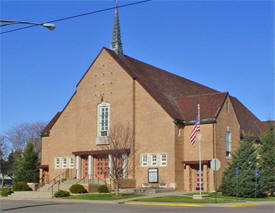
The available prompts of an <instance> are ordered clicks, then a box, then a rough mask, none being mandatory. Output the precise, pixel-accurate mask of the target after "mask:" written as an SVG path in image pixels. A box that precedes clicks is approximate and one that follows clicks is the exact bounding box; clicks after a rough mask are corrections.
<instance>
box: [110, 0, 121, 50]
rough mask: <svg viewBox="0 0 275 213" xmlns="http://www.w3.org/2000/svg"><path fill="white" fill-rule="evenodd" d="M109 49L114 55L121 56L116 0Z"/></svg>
mask: <svg viewBox="0 0 275 213" xmlns="http://www.w3.org/2000/svg"><path fill="white" fill-rule="evenodd" d="M110 48H111V50H113V51H114V52H115V53H116V54H118V55H123V50H122V43H121V37H120V25H119V16H118V8H117V0H116V8H115V17H114V26H113V34H112V42H111V47H110Z"/></svg>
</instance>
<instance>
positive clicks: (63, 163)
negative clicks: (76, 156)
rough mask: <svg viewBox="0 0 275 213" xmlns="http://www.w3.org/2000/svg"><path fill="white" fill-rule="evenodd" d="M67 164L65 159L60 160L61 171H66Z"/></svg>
mask: <svg viewBox="0 0 275 213" xmlns="http://www.w3.org/2000/svg"><path fill="white" fill-rule="evenodd" d="M67 163H68V161H67V158H62V168H63V169H66V168H67V167H68V165H67Z"/></svg>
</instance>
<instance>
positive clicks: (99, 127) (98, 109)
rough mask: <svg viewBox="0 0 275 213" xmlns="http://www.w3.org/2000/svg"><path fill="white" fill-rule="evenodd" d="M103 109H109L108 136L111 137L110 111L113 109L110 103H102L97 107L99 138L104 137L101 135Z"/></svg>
mask: <svg viewBox="0 0 275 213" xmlns="http://www.w3.org/2000/svg"><path fill="white" fill-rule="evenodd" d="M103 108H107V109H108V110H107V113H108V118H107V123H108V124H107V129H106V131H107V135H106V136H109V130H110V112H111V111H110V110H111V107H110V104H109V103H106V102H102V103H100V104H98V105H97V136H99V137H104V136H102V135H101V132H103V131H101V113H102V111H101V110H102V109H103Z"/></svg>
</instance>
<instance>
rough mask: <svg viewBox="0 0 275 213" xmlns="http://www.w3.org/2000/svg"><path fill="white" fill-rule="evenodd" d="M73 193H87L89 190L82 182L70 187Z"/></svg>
mask: <svg viewBox="0 0 275 213" xmlns="http://www.w3.org/2000/svg"><path fill="white" fill-rule="evenodd" d="M70 192H71V193H87V190H86V189H85V188H84V186H83V185H81V184H74V185H72V186H71V187H70Z"/></svg>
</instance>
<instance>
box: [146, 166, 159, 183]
mask: <svg viewBox="0 0 275 213" xmlns="http://www.w3.org/2000/svg"><path fill="white" fill-rule="evenodd" d="M148 182H149V183H158V169H157V168H154V169H148Z"/></svg>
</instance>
